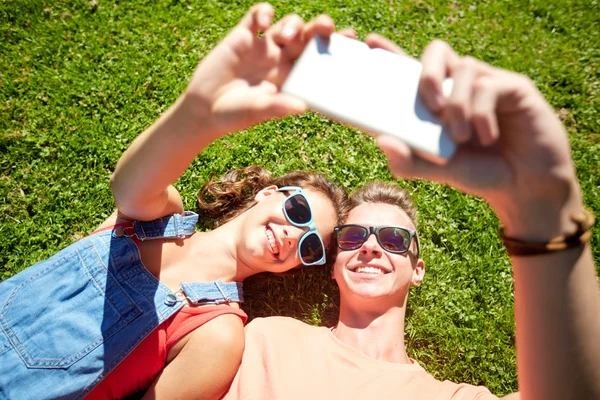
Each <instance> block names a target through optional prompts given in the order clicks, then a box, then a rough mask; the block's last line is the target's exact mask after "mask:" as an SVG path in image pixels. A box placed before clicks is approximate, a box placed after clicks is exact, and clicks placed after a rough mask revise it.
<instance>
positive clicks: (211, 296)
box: [181, 280, 244, 304]
mask: <svg viewBox="0 0 600 400" xmlns="http://www.w3.org/2000/svg"><path fill="white" fill-rule="evenodd" d="M181 290H182V291H183V293H184V294H185V297H186V298H187V299H188V301H189V302H190V303H192V304H222V303H230V302H232V301H234V302H239V303H242V302H243V301H244V291H243V284H241V283H239V282H228V283H223V282H221V281H219V280H217V281H214V282H191V283H190V282H182V283H181Z"/></svg>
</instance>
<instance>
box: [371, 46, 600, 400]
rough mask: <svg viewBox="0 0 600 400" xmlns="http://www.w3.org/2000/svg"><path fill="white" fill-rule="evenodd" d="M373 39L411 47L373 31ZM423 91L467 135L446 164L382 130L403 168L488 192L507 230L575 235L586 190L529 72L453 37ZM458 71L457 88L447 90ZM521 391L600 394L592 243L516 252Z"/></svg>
mask: <svg viewBox="0 0 600 400" xmlns="http://www.w3.org/2000/svg"><path fill="white" fill-rule="evenodd" d="M367 42H368V43H369V44H370V45H371V46H372V47H383V48H386V49H388V50H390V51H395V52H401V50H400V49H398V48H397V47H396V46H395V45H394V44H392V43H391V42H389V41H387V40H386V39H384V38H381V37H379V36H376V35H373V36H371V37H370V38H368V39H367ZM422 62H423V73H422V76H421V82H420V95H421V96H422V98H423V99H424V101H425V103H426V104H427V105H428V106H429V107H430V108H431V109H432V110H433V111H434V112H436V113H438V115H440V116H441V117H442V118H443V119H444V121H445V123H446V124H448V125H449V126H450V127H451V131H452V135H453V138H454V139H455V140H456V141H457V142H459V143H463V145H462V146H460V148H459V150H458V151H457V154H456V155H455V156H454V157H453V158H452V159H451V160H450V161H449V162H448V164H447V165H445V166H439V165H434V164H432V163H429V162H427V161H425V160H423V159H420V158H419V157H417V156H415V155H414V154H413V153H412V152H411V150H410V149H409V148H408V147H407V146H405V145H404V144H402V143H400V142H399V141H397V140H395V139H390V138H386V137H380V138H378V144H379V146H380V147H381V148H382V150H383V151H384V152H385V153H386V155H387V156H388V158H389V160H390V168H391V170H392V171H393V172H394V173H395V174H396V175H399V176H405V177H418V178H422V179H428V180H433V181H438V182H443V183H447V184H450V185H452V186H454V187H457V188H459V189H461V190H462V191H464V192H467V193H471V194H474V195H477V196H480V197H483V198H484V199H486V200H487V201H488V203H489V204H490V205H491V206H492V207H493V208H494V209H495V211H496V213H497V214H498V217H499V219H500V221H501V222H502V224H503V226H504V228H505V232H506V235H507V236H509V237H511V238H515V239H518V240H522V241H526V242H531V243H540V242H541V243H545V242H548V241H549V240H550V239H552V238H555V237H557V236H561V235H567V236H568V235H571V234H573V233H574V232H575V231H576V230H577V224H576V223H575V222H574V221H573V220H572V219H571V216H572V215H573V213H579V212H581V211H582V210H583V207H584V205H583V200H582V195H581V190H580V188H579V185H578V183H577V179H576V175H575V169H574V166H573V162H572V160H571V155H570V147H569V142H568V137H567V134H566V131H565V129H564V127H563V126H562V124H561V122H560V120H559V119H558V117H557V116H556V115H555V113H554V111H553V110H552V108H551V107H550V106H549V105H548V103H546V101H545V100H544V98H543V97H542V95H541V94H540V92H539V91H538V90H537V89H536V88H535V86H534V85H533V83H532V82H531V81H530V80H529V79H528V78H526V77H524V76H522V75H518V74H515V73H512V72H509V71H505V70H500V69H496V68H493V67H491V66H489V65H487V64H485V63H483V62H481V61H478V60H475V59H472V58H468V57H465V58H463V57H459V56H458V55H457V54H456V53H455V52H454V51H453V50H452V49H451V48H450V46H448V45H447V44H446V43H444V42H440V41H436V42H433V43H432V44H431V45H429V46H428V47H427V48H426V50H425V52H424V53H423V57H422ZM447 76H451V77H452V78H453V79H454V87H453V91H452V93H451V95H450V96H449V97H448V98H445V97H444V96H443V94H442V90H441V84H442V82H443V79H445V78H446V77H447ZM512 264H513V272H514V280H515V316H516V330H517V343H516V346H517V362H518V372H519V390H520V396H521V397H522V398H523V399H597V398H600V340H598V338H600V293H599V290H598V281H597V278H596V272H595V268H594V263H593V259H592V254H591V250H590V246H589V244H580V245H578V246H576V247H573V248H570V249H567V250H561V251H555V252H551V253H547V254H538V255H533V256H512Z"/></svg>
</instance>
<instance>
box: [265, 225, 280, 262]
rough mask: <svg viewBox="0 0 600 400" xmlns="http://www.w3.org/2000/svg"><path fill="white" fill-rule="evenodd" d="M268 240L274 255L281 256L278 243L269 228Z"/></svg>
mask: <svg viewBox="0 0 600 400" xmlns="http://www.w3.org/2000/svg"><path fill="white" fill-rule="evenodd" d="M266 232H267V240H268V241H269V246H271V250H272V251H273V254H275V255H277V254H279V246H277V242H276V241H275V236H273V232H272V231H271V229H269V228H267V230H266Z"/></svg>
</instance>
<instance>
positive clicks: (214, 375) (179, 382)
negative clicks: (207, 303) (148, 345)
mask: <svg viewBox="0 0 600 400" xmlns="http://www.w3.org/2000/svg"><path fill="white" fill-rule="evenodd" d="M182 341H185V345H183V346H182V348H181V349H180V350H179V352H178V354H177V355H176V356H175V358H174V359H173V360H172V361H171V362H170V363H169V364H168V365H167V366H166V367H165V369H164V370H163V371H162V372H161V373H160V375H159V376H158V378H156V380H155V381H154V383H153V384H152V386H151V387H150V389H148V391H147V392H146V394H145V395H144V397H143V398H144V400H150V399H181V400H184V399H194V400H216V399H219V398H221V396H222V395H223V393H225V391H226V390H227V388H228V387H229V385H230V384H231V381H232V380H233V377H234V376H235V373H236V372H237V370H238V368H239V366H240V363H241V361H242V353H243V352H244V324H243V323H242V320H241V319H240V318H239V317H238V316H237V315H233V314H225V315H221V316H218V317H216V318H215V319H213V320H211V321H209V322H207V323H206V324H204V325H202V326H201V327H199V328H197V329H196V330H194V331H193V332H192V333H190V334H189V335H188V336H187V337H185V338H183V339H182Z"/></svg>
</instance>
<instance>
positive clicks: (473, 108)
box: [419, 40, 504, 146]
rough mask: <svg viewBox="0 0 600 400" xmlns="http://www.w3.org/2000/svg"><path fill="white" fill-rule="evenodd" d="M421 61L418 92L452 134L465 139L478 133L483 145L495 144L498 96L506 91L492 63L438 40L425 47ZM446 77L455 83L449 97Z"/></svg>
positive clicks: (480, 142)
mask: <svg viewBox="0 0 600 400" xmlns="http://www.w3.org/2000/svg"><path fill="white" fill-rule="evenodd" d="M421 61H422V65H423V71H422V73H421V81H420V82H419V95H420V96H421V98H422V99H423V101H424V102H425V104H426V105H427V106H428V107H429V108H430V109H431V110H432V111H434V112H435V113H436V114H438V115H440V116H441V117H442V119H443V121H444V123H445V124H446V125H447V126H449V128H450V135H451V136H452V138H453V139H454V140H455V141H456V142H458V143H465V142H469V141H471V140H472V139H473V137H475V138H476V139H477V141H478V142H479V144H481V145H483V146H489V145H491V144H493V143H494V142H495V141H496V140H497V139H498V136H499V127H498V118H497V115H496V112H497V110H496V109H497V105H498V97H499V96H502V95H503V91H504V88H503V87H501V86H499V85H498V84H497V82H499V81H501V80H504V79H502V78H500V77H499V76H498V73H497V72H496V70H495V69H494V68H492V67H491V66H489V65H487V64H485V63H484V62H482V61H479V60H477V59H475V58H472V57H460V56H458V54H456V53H455V52H454V50H453V49H452V48H451V47H450V46H449V45H448V44H447V43H445V42H442V41H439V40H436V41H433V42H432V43H430V44H429V45H428V46H427V47H426V48H425V51H424V52H423V56H422V58H421ZM447 77H451V78H452V81H453V85H452V91H451V93H450V94H449V96H448V97H447V98H446V97H445V96H444V90H443V83H444V80H445V79H446V78H447ZM494 82H496V83H494Z"/></svg>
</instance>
